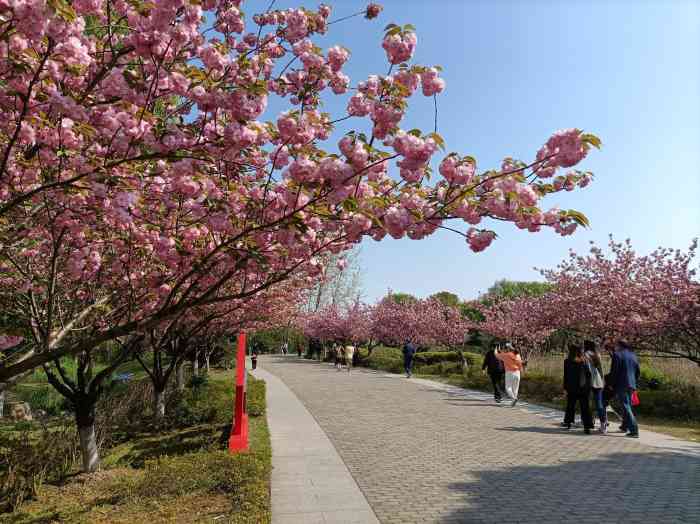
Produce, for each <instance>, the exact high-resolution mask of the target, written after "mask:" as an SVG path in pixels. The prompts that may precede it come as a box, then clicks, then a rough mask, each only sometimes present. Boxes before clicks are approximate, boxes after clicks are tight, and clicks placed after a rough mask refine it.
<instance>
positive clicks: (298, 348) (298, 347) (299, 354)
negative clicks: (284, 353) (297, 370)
mask: <svg viewBox="0 0 700 524" xmlns="http://www.w3.org/2000/svg"><path fill="white" fill-rule="evenodd" d="M297 355H298V356H299V358H301V344H298V345H297Z"/></svg>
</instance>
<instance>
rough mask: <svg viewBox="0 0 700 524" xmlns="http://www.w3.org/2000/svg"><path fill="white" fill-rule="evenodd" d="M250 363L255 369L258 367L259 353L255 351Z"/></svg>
mask: <svg viewBox="0 0 700 524" xmlns="http://www.w3.org/2000/svg"><path fill="white" fill-rule="evenodd" d="M250 361H251V363H252V364H253V369H257V367H258V352H257V351H256V350H255V349H254V350H253V353H252V354H251V355H250Z"/></svg>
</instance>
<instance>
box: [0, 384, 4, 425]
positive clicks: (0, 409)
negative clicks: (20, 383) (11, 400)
mask: <svg viewBox="0 0 700 524" xmlns="http://www.w3.org/2000/svg"><path fill="white" fill-rule="evenodd" d="M4 409H5V390H4V389H3V390H2V391H0V418H2V417H3V416H4Z"/></svg>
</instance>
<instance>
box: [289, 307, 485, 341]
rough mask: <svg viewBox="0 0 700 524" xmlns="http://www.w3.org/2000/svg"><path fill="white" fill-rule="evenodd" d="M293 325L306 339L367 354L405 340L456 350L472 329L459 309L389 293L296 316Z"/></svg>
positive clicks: (472, 324)
mask: <svg viewBox="0 0 700 524" xmlns="http://www.w3.org/2000/svg"><path fill="white" fill-rule="evenodd" d="M296 325H297V327H299V329H301V330H302V332H303V333H304V334H305V335H306V336H307V337H309V338H313V339H316V340H319V341H321V342H323V343H326V344H330V343H340V344H355V345H364V346H367V347H368V349H369V352H370V354H371V352H372V349H373V348H374V347H375V346H376V345H377V344H385V345H389V346H401V345H403V344H404V343H405V342H407V341H410V342H413V343H415V344H417V345H419V346H423V347H432V346H445V347H448V348H457V347H459V346H461V345H462V344H464V342H465V336H466V334H467V332H468V331H469V330H470V329H472V328H473V327H474V326H475V324H474V323H473V322H472V321H470V320H469V319H468V318H466V317H465V316H464V315H462V313H461V311H460V309H459V308H457V307H453V306H450V305H446V304H444V303H442V302H440V301H439V300H437V299H435V298H427V299H414V300H410V301H401V300H397V298H396V296H394V295H393V294H391V293H390V294H389V295H387V296H386V297H384V298H383V299H382V300H380V301H379V302H377V304H375V305H373V306H370V305H366V304H361V303H359V302H356V303H355V304H354V305H353V306H352V307H349V308H347V309H345V310H343V309H341V308H339V307H337V306H334V305H331V306H328V307H326V308H323V309H320V310H318V311H315V312H312V313H307V314H302V315H299V316H298V318H297V320H296Z"/></svg>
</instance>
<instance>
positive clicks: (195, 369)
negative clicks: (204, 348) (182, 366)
mask: <svg viewBox="0 0 700 524" xmlns="http://www.w3.org/2000/svg"><path fill="white" fill-rule="evenodd" d="M192 375H194V376H195V377H198V376H199V351H195V352H194V361H193V362H192Z"/></svg>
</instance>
